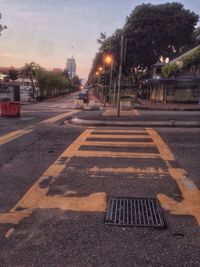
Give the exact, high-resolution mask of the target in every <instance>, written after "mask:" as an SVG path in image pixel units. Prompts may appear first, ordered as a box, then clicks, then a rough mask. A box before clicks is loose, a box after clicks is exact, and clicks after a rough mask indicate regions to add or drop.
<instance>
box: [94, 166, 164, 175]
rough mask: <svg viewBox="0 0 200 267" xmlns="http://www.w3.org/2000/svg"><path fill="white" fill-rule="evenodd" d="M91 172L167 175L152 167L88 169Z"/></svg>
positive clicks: (162, 170)
mask: <svg viewBox="0 0 200 267" xmlns="http://www.w3.org/2000/svg"><path fill="white" fill-rule="evenodd" d="M89 171H91V172H103V173H145V174H168V171H166V170H164V169H162V168H154V167H147V168H134V167H127V168H99V167H96V166H95V167H93V168H91V169H89Z"/></svg>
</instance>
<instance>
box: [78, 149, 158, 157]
mask: <svg viewBox="0 0 200 267" xmlns="http://www.w3.org/2000/svg"><path fill="white" fill-rule="evenodd" d="M74 157H97V158H104V157H105V158H143V159H144V158H145V159H152V158H160V155H159V154H156V153H133V152H111V151H89V150H78V151H76V152H75V154H74Z"/></svg>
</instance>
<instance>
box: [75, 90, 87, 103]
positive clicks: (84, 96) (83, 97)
mask: <svg viewBox="0 0 200 267" xmlns="http://www.w3.org/2000/svg"><path fill="white" fill-rule="evenodd" d="M75 98H76V99H78V100H83V102H88V96H87V93H84V92H80V93H78V94H77V95H76V97H75Z"/></svg>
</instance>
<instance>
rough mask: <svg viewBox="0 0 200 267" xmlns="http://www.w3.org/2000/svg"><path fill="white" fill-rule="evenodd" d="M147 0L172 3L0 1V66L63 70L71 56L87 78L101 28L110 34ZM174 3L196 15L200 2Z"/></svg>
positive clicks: (126, 0)
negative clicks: (32, 64)
mask: <svg viewBox="0 0 200 267" xmlns="http://www.w3.org/2000/svg"><path fill="white" fill-rule="evenodd" d="M149 2H151V3H154V4H158V3H165V2H174V1H156V0H154V1H145V0H143V1H139V0H100V1H94V0H0V13H2V19H1V24H3V25H4V24H5V25H6V26H7V27H8V29H7V30H5V31H3V32H2V34H1V36H0V66H16V67H21V66H23V65H24V63H28V62H30V61H34V62H36V63H39V64H40V65H41V66H43V67H46V68H48V69H49V68H61V69H64V68H65V65H66V60H67V58H69V57H71V56H72V55H73V56H74V58H75V59H76V63H77V74H78V75H79V76H80V77H81V78H87V75H88V72H89V70H90V67H91V64H92V59H93V58H94V55H95V53H96V52H97V50H98V44H97V42H96V40H97V38H98V37H99V35H100V32H106V33H107V35H110V34H112V33H113V32H114V31H115V30H116V29H117V28H121V27H122V26H123V24H124V22H125V19H126V16H128V15H129V14H130V12H131V11H132V10H133V9H134V7H135V6H136V5H139V4H142V3H149ZM178 2H181V3H183V4H184V5H185V7H186V8H188V9H190V10H192V11H195V12H196V13H197V14H200V1H199V0H182V1H178Z"/></svg>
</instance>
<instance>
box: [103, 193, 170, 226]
mask: <svg viewBox="0 0 200 267" xmlns="http://www.w3.org/2000/svg"><path fill="white" fill-rule="evenodd" d="M105 224H108V225H118V226H148V227H159V228H165V227H166V225H165V221H164V218H163V215H162V211H161V208H160V205H159V202H158V200H157V199H155V198H125V197H122V198H120V197H110V198H108V205H107V212H106V220H105Z"/></svg>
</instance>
